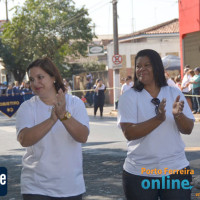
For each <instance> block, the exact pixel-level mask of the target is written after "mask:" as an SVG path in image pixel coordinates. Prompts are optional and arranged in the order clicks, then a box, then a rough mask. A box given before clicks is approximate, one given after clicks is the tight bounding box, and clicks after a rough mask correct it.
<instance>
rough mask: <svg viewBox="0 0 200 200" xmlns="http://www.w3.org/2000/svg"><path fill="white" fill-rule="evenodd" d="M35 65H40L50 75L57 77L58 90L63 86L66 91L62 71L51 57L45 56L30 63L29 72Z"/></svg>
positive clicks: (56, 87)
mask: <svg viewBox="0 0 200 200" xmlns="http://www.w3.org/2000/svg"><path fill="white" fill-rule="evenodd" d="M33 67H40V68H41V69H42V70H44V71H45V72H46V73H47V74H49V76H51V77H55V83H54V85H55V89H56V91H57V92H58V90H59V89H60V88H61V89H62V90H63V92H65V90H66V89H65V86H64V83H63V81H62V77H61V75H60V72H59V70H58V68H57V67H56V66H55V64H54V63H53V62H52V61H51V59H50V58H48V57H44V58H39V59H37V60H35V61H33V62H32V63H30V64H29V66H28V68H27V72H29V70H30V69H31V68H33Z"/></svg>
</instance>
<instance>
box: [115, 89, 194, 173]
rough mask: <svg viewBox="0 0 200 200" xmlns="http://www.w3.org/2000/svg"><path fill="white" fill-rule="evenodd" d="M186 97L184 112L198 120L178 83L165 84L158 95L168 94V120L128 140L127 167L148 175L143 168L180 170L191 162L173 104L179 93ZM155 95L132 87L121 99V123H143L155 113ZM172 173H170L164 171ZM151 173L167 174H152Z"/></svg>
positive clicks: (119, 113)
mask: <svg viewBox="0 0 200 200" xmlns="http://www.w3.org/2000/svg"><path fill="white" fill-rule="evenodd" d="M178 95H180V97H181V98H180V100H184V102H185V106H184V110H183V113H184V114H185V115H186V116H187V117H189V118H190V119H193V120H194V116H193V114H192V113H191V110H190V108H189V106H188V104H187V101H186V99H185V97H184V95H183V94H182V92H181V91H180V90H179V89H177V88H174V87H170V86H165V87H162V88H161V90H160V93H159V94H158V97H157V98H158V99H160V101H162V99H163V98H166V107H165V109H166V120H165V121H164V122H163V123H162V124H160V125H159V126H158V127H157V128H156V129H154V130H153V131H152V132H151V133H149V134H148V135H146V136H144V137H142V138H140V139H136V140H131V141H127V146H128V153H127V158H126V159H125V163H124V170H125V171H127V172H129V173H131V174H135V175H143V176H148V175H147V174H144V173H143V174H142V173H141V168H146V169H150V170H151V169H157V170H159V169H161V170H162V172H164V168H168V169H175V170H179V169H182V168H184V167H186V166H188V165H189V162H188V160H187V159H186V156H185V152H184V147H185V145H184V143H183V141H182V138H181V134H180V132H179V130H178V128H177V125H176V123H175V120H174V117H173V114H172V105H173V103H174V101H175V99H176V97H177V96H178ZM151 100H152V96H151V95H150V94H149V93H148V92H147V91H146V90H145V89H143V90H142V91H141V92H137V91H135V90H134V89H132V88H131V89H130V90H128V91H127V92H125V93H124V94H123V95H122V96H121V97H120V99H119V107H118V125H119V126H120V123H122V122H124V123H134V124H137V123H141V122H144V121H147V120H149V119H151V118H153V117H155V115H156V114H155V105H154V104H153V103H151ZM164 175H168V174H164ZM149 176H152V177H154V176H163V174H160V175H156V174H150V175H149Z"/></svg>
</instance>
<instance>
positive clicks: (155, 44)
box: [107, 35, 180, 69]
mask: <svg viewBox="0 0 200 200" xmlns="http://www.w3.org/2000/svg"><path fill="white" fill-rule="evenodd" d="M142 49H154V50H156V51H157V52H158V53H159V54H160V56H161V57H164V56H165V55H167V54H169V53H170V52H171V53H175V52H178V55H180V40H179V35H177V36H174V37H164V38H163V37H156V38H155V37H154V38H153V37H151V38H147V42H141V43H119V54H120V55H126V65H127V68H130V67H131V55H136V54H137V52H138V51H140V50H142ZM107 55H108V57H107V59H108V68H109V69H112V68H113V67H112V66H113V63H112V56H113V55H114V47H113V43H112V44H109V45H108V46H107Z"/></svg>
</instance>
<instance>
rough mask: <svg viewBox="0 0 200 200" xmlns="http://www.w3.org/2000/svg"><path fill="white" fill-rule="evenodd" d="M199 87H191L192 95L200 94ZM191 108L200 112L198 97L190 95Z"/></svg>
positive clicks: (199, 98) (199, 99)
mask: <svg viewBox="0 0 200 200" xmlns="http://www.w3.org/2000/svg"><path fill="white" fill-rule="evenodd" d="M199 91H200V88H195V89H192V95H200V92H199ZM192 103H193V109H194V111H196V112H200V97H192Z"/></svg>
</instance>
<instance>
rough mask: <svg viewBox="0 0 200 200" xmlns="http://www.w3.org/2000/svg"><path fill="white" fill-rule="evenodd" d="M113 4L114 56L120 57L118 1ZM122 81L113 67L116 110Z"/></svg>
mask: <svg viewBox="0 0 200 200" xmlns="http://www.w3.org/2000/svg"><path fill="white" fill-rule="evenodd" d="M112 4H113V41H114V55H119V45H118V24H117V17H118V16H117V0H113V1H112ZM119 87H120V80H119V68H114V67H113V88H114V109H116V108H117V106H116V102H117V101H118V99H119V96H120V90H119Z"/></svg>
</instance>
